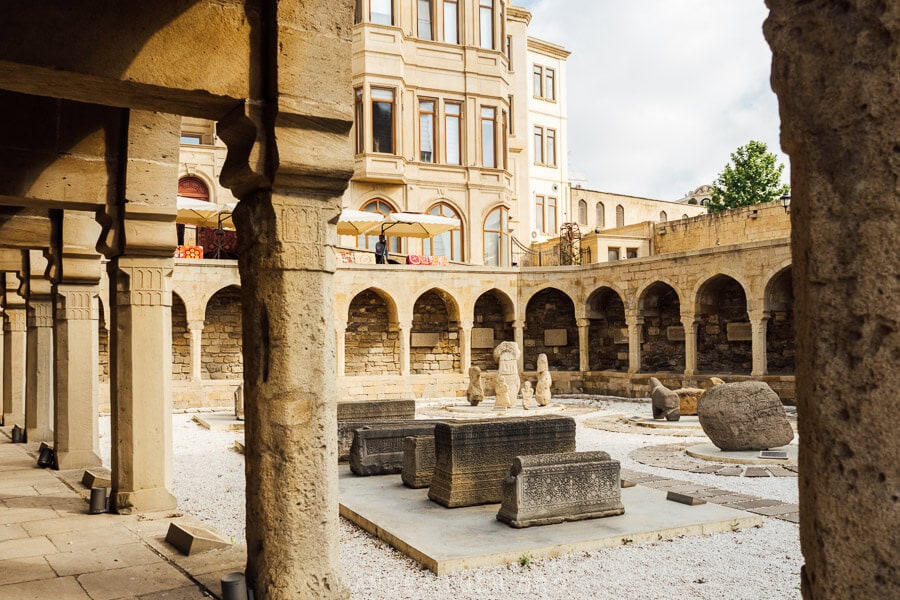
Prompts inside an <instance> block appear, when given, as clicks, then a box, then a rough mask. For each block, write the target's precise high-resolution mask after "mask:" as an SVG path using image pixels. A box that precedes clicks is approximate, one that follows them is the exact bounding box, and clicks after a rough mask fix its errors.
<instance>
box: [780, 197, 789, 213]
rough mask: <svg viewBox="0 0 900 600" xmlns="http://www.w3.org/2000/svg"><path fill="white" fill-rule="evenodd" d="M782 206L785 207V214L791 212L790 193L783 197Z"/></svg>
mask: <svg viewBox="0 0 900 600" xmlns="http://www.w3.org/2000/svg"><path fill="white" fill-rule="evenodd" d="M781 206H783V207H784V212H786V213H789V212H791V194H790V193H789V192H785V193H784V194H782V196H781Z"/></svg>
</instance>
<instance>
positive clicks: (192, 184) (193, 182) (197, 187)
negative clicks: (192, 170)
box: [178, 176, 209, 202]
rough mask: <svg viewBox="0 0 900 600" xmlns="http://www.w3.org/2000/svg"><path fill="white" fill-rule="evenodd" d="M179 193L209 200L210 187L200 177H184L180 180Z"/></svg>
mask: <svg viewBox="0 0 900 600" xmlns="http://www.w3.org/2000/svg"><path fill="white" fill-rule="evenodd" d="M178 195H179V196H184V197H185V198H194V199H195V200H203V201H204V202H209V188H208V187H206V184H205V183H203V180H202V179H200V178H199V177H191V176H188V177H182V178H181V179H179V180H178Z"/></svg>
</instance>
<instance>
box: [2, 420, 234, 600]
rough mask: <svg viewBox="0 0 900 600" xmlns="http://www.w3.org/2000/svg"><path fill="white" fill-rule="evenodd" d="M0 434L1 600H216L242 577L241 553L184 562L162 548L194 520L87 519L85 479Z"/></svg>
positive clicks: (163, 516)
mask: <svg viewBox="0 0 900 600" xmlns="http://www.w3.org/2000/svg"><path fill="white" fill-rule="evenodd" d="M0 432H2V433H0V600H69V599H71V600H115V599H120V598H121V599H126V598H127V599H129V600H132V599H141V600H194V599H197V598H214V597H218V594H219V592H220V586H219V581H220V579H221V577H222V575H224V574H225V573H230V572H232V571H243V569H244V563H245V560H246V558H245V557H246V551H245V550H244V548H243V547H242V546H232V547H230V548H227V549H225V550H220V551H212V552H207V553H204V554H200V555H195V556H193V557H185V556H181V555H180V554H179V553H178V552H177V551H176V550H175V549H174V548H173V547H172V546H170V545H168V544H167V543H165V541H163V540H164V538H165V534H166V531H167V530H168V527H169V523H170V522H172V521H177V522H182V523H187V524H198V523H197V521H196V520H195V519H193V518H191V517H187V516H183V515H181V514H180V513H176V512H169V513H152V514H141V515H131V516H119V515H112V514H101V515H91V514H88V503H87V499H86V498H87V497H88V496H89V491H88V490H86V489H84V488H83V487H82V486H81V484H80V480H81V475H82V471H52V470H49V469H40V468H38V467H37V466H36V464H37V461H36V459H35V454H34V453H35V450H36V449H37V448H36V446H34V445H31V444H29V445H24V444H12V443H10V439H9V437H8V433H9V432H8V428H4V429H2V430H0ZM3 434H6V435H3Z"/></svg>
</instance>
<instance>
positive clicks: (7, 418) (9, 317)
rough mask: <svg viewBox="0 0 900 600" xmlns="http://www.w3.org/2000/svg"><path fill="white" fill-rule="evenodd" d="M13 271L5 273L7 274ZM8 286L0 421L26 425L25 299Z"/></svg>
mask: <svg viewBox="0 0 900 600" xmlns="http://www.w3.org/2000/svg"><path fill="white" fill-rule="evenodd" d="M11 276H12V275H10V274H7V277H11ZM10 296H11V293H10V291H9V290H7V295H6V306H5V308H4V309H3V310H4V313H5V314H6V319H5V320H4V323H3V334H4V335H3V423H4V425H6V426H12V425H20V426H21V427H25V354H26V348H27V340H26V338H27V331H28V327H27V324H26V318H25V302H24V300H22V299H21V298H19V300H20V301H21V302H15V301H14V300H12V299H11V297H10Z"/></svg>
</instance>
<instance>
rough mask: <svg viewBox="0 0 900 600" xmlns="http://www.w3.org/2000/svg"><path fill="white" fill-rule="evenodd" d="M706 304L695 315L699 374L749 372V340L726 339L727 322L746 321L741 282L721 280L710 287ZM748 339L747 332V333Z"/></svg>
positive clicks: (751, 349) (748, 327)
mask: <svg viewBox="0 0 900 600" xmlns="http://www.w3.org/2000/svg"><path fill="white" fill-rule="evenodd" d="M708 300H709V304H708V305H705V306H703V307H702V308H703V309H704V313H703V314H700V315H698V319H699V321H700V324H699V326H698V328H697V369H698V371H700V372H701V373H736V374H749V373H750V371H751V370H752V368H753V347H752V342H751V340H750V339H745V340H734V339H732V340H731V341H729V339H728V338H729V336H728V325H729V324H730V323H746V331H745V333H747V334H749V331H750V325H749V323H750V318H749V317H748V316H747V300H746V297H745V295H744V290H743V289H742V288H741V285H740V284H739V283H738V282H737V281H735V280H733V279H724V280H722V282H721V284H720V285H719V286H717V289H715V290H710V297H709V298H708ZM747 337H748V338H749V335H748V336H747Z"/></svg>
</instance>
